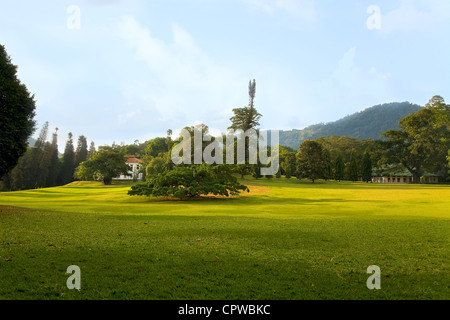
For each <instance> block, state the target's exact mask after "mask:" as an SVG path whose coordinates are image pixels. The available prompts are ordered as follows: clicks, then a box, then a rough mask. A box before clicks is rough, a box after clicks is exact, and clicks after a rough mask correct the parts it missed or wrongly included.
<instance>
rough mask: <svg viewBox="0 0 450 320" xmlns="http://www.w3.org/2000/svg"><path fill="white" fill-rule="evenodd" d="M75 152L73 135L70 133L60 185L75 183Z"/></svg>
mask: <svg viewBox="0 0 450 320" xmlns="http://www.w3.org/2000/svg"><path fill="white" fill-rule="evenodd" d="M74 164H75V152H74V148H73V135H72V133H71V132H69V135H68V140H67V143H66V147H65V149H64V155H63V163H62V166H61V172H60V184H61V185H65V184H68V183H71V182H72V181H73V178H74V177H73V173H74V171H75V167H74Z"/></svg>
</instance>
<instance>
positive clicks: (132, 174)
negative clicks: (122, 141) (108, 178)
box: [113, 155, 142, 180]
mask: <svg viewBox="0 0 450 320" xmlns="http://www.w3.org/2000/svg"><path fill="white" fill-rule="evenodd" d="M125 159H126V160H125V163H126V164H127V165H128V166H129V167H130V170H129V171H128V174H127V175H124V174H122V175H120V177H117V178H114V179H113V180H142V172H139V170H140V169H141V166H142V160H141V159H138V158H136V157H134V156H131V155H127V156H125Z"/></svg>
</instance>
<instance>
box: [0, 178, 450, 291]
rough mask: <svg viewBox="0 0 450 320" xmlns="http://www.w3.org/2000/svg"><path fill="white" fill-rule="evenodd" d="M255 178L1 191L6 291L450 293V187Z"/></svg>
mask: <svg viewBox="0 0 450 320" xmlns="http://www.w3.org/2000/svg"><path fill="white" fill-rule="evenodd" d="M243 182H244V183H246V184H247V185H249V186H250V189H251V192H250V193H249V194H243V195H241V196H240V197H236V198H232V199H223V198H208V199H201V200H193V201H174V200H158V199H147V198H143V197H130V196H128V195H127V194H126V193H127V190H128V189H129V188H130V185H127V184H117V185H113V186H103V185H101V184H98V183H86V182H78V183H73V184H70V185H68V186H64V187H58V188H49V189H41V190H31V191H22V192H12V193H1V194H0V298H2V299H188V300H190V299H233V300H235V299H262V300H265V299H273V300H278V299H286V300H293V299H295V300H303V299H424V300H425V299H449V298H450V273H449V269H450V268H449V267H450V258H449V257H450V186H448V185H420V186H418V185H417V186H416V185H375V184H364V183H347V182H342V183H337V182H327V183H324V182H322V183H317V184H311V183H308V182H299V181H298V180H296V179H291V180H286V179H271V180H267V179H261V180H258V181H256V180H254V179H246V180H244V181H243ZM70 265H77V266H79V267H80V269H81V290H80V291H78V290H69V289H68V288H67V286H66V280H67V278H68V277H69V274H66V269H67V267H68V266H70ZM371 265H377V266H379V267H380V269H381V289H380V290H369V289H368V288H367V286H366V281H367V279H368V277H369V276H370V274H367V273H366V270H367V268H368V267H369V266H371Z"/></svg>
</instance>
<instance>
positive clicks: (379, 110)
mask: <svg viewBox="0 0 450 320" xmlns="http://www.w3.org/2000/svg"><path fill="white" fill-rule="evenodd" d="M420 108H421V106H419V105H416V104H411V103H409V102H401V103H398V102H394V103H387V104H383V105H377V106H374V107H371V108H367V109H365V110H363V111H360V112H357V113H354V114H352V115H349V116H347V117H345V118H342V119H340V120H338V121H335V122H330V123H320V124H316V125H312V126H309V127H306V128H305V129H302V130H295V129H294V130H291V131H281V132H280V144H281V145H283V146H287V147H291V148H293V149H294V150H297V149H298V147H299V145H300V143H301V142H303V141H304V140H307V139H317V138H319V137H324V136H348V137H350V138H356V137H358V136H359V137H360V138H361V139H381V137H380V134H381V133H383V132H385V131H387V130H389V129H393V130H397V129H399V126H398V121H399V120H400V119H402V118H404V117H406V116H408V115H410V114H412V113H415V112H417V111H419V110H420Z"/></svg>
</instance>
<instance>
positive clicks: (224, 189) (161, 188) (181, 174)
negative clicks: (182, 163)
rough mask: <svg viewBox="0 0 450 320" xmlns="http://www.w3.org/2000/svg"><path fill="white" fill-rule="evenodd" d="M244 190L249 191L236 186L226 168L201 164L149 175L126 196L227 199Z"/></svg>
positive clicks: (236, 181) (235, 179)
mask: <svg viewBox="0 0 450 320" xmlns="http://www.w3.org/2000/svg"><path fill="white" fill-rule="evenodd" d="M245 190H247V191H248V188H247V187H246V186H244V185H241V184H240V183H239V181H238V180H237V178H236V177H234V176H233V175H232V172H231V171H230V168H229V167H228V166H226V165H219V166H210V165H207V164H202V165H192V166H188V167H176V168H174V169H173V170H167V171H163V172H161V173H158V174H156V175H152V176H150V177H148V179H147V182H146V183H140V184H137V185H134V186H132V187H131V190H129V191H128V194H129V195H132V196H133V195H136V196H154V197H171V198H180V199H185V198H198V197H200V196H202V195H209V194H212V195H220V196H226V197H229V196H232V195H237V194H239V193H240V192H241V191H245Z"/></svg>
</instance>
